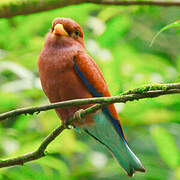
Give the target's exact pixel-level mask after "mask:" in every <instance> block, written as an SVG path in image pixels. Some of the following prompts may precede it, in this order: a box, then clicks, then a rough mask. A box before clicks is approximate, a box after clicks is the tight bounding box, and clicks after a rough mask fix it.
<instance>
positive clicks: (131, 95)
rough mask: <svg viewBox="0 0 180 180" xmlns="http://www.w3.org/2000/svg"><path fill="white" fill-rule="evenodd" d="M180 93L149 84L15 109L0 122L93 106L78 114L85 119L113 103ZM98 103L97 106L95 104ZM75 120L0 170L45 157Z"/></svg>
mask: <svg viewBox="0 0 180 180" xmlns="http://www.w3.org/2000/svg"><path fill="white" fill-rule="evenodd" d="M175 93H180V83H171V84H151V85H147V86H142V87H140V88H135V89H133V90H129V91H127V92H125V93H123V94H121V95H119V96H114V97H102V98H89V99H77V100H71V101H64V102H59V103H53V104H50V105H44V106H39V107H31V108H23V109H17V110H14V111H10V112H6V113H3V114H0V120H1V121H2V120H4V119H6V118H10V117H15V116H17V115H20V114H28V113H29V114H33V113H35V112H38V113H39V112H41V111H47V110H50V109H55V108H63V107H70V106H80V105H85V104H95V105H93V106H91V107H89V108H87V109H85V110H82V111H81V112H80V116H81V118H85V117H86V116H87V115H88V114H91V113H94V112H96V111H97V110H99V109H101V108H103V107H105V106H107V105H109V104H113V103H117V102H118V103H126V102H127V101H134V100H139V99H143V98H153V97H158V96H161V95H166V94H175ZM96 103H98V104H96ZM75 120H77V119H76V116H73V117H71V118H70V119H69V120H68V121H67V122H66V123H65V124H63V125H60V126H59V127H57V128H56V129H54V130H53V131H52V132H51V133H50V134H49V135H48V136H47V137H46V138H45V139H44V141H43V142H42V143H41V144H40V146H39V148H38V149H37V150H35V151H34V152H31V153H28V154H25V155H22V156H19V157H16V158H11V159H7V160H0V168H2V167H9V166H14V165H23V164H24V163H26V162H29V161H33V160H36V159H40V158H42V157H43V156H45V155H46V153H45V150H46V148H47V146H48V145H49V144H50V143H51V142H52V141H53V140H54V139H55V138H56V137H57V136H58V135H59V134H61V132H62V131H63V130H64V129H68V128H69V127H68V126H69V125H71V124H72V122H73V121H75Z"/></svg>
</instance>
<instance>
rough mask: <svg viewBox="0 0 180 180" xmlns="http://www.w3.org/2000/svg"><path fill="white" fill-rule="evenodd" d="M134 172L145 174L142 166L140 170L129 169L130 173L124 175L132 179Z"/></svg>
mask: <svg viewBox="0 0 180 180" xmlns="http://www.w3.org/2000/svg"><path fill="white" fill-rule="evenodd" d="M136 171H138V172H143V173H145V172H146V169H145V168H144V167H143V166H142V168H139V169H137V168H136V169H134V168H131V170H130V172H129V173H127V172H126V173H127V175H128V176H129V177H133V176H134V174H135V172H136Z"/></svg>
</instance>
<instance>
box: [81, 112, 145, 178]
mask: <svg viewBox="0 0 180 180" xmlns="http://www.w3.org/2000/svg"><path fill="white" fill-rule="evenodd" d="M94 119H95V123H94V125H92V126H84V130H85V132H86V133H88V134H89V135H90V136H92V137H93V138H94V139H96V140H97V141H99V142H100V143H101V144H103V145H104V146H106V147H107V148H108V149H109V151H110V152H111V153H112V155H113V156H114V157H115V159H117V161H118V162H119V164H120V165H121V166H122V168H123V169H124V170H125V172H126V173H127V174H128V175H129V176H133V174H134V173H135V172H136V171H140V172H145V168H144V167H143V166H142V164H141V162H140V161H139V159H138V158H137V157H136V156H135V154H134V153H133V152H132V151H131V149H130V148H129V146H128V144H127V142H126V141H125V140H124V139H123V138H122V137H121V136H120V135H119V134H118V133H117V131H116V129H115V128H114V126H113V124H112V123H111V121H110V120H109V118H108V116H107V115H106V114H105V113H104V112H102V111H101V112H99V113H96V114H95V115H94Z"/></svg>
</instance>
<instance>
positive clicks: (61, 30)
mask: <svg viewBox="0 0 180 180" xmlns="http://www.w3.org/2000/svg"><path fill="white" fill-rule="evenodd" d="M53 33H54V34H56V35H60V36H68V33H67V31H66V30H65V29H64V27H63V25H62V24H56V25H55V26H54V30H53Z"/></svg>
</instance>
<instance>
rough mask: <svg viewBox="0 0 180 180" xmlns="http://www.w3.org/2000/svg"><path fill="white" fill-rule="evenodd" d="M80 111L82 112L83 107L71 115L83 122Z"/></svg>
mask: <svg viewBox="0 0 180 180" xmlns="http://www.w3.org/2000/svg"><path fill="white" fill-rule="evenodd" d="M82 112H84V109H80V110H78V111H76V112H75V113H74V115H73V117H74V118H75V120H77V121H79V122H83V118H82V117H81V113H82Z"/></svg>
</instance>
